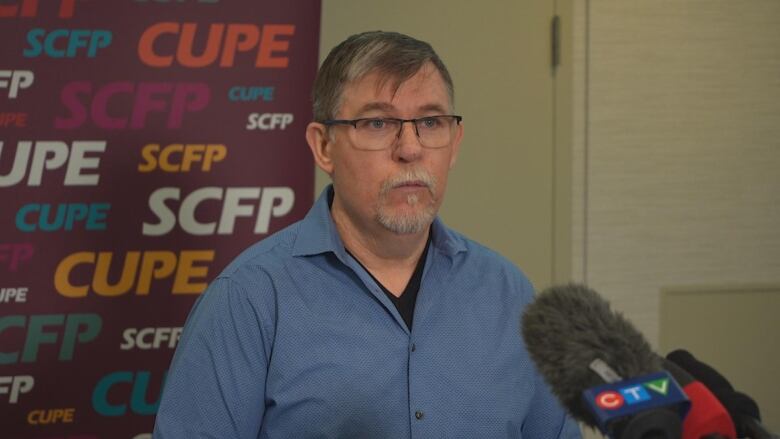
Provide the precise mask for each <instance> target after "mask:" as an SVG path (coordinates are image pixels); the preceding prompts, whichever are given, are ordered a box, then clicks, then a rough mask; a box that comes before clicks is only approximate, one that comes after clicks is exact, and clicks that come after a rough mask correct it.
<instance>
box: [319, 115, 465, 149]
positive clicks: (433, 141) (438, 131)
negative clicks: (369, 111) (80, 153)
mask: <svg viewBox="0 0 780 439" xmlns="http://www.w3.org/2000/svg"><path fill="white" fill-rule="evenodd" d="M462 120H463V117H461V116H455V115H454V114H443V115H436V116H425V117H419V118H417V119H397V118H393V117H367V118H362V119H352V120H344V119H334V120H326V121H323V122H322V124H323V125H326V126H333V125H349V126H352V127H353V128H354V129H353V130H350V133H351V135H352V136H353V138H352V140H353V141H354V145H355V148H357V149H363V150H369V151H378V150H382V149H387V148H390V147H391V146H393V145H394V144H395V142H396V141H397V140H398V139H399V138H400V137H401V130H403V128H404V124H405V123H406V122H411V123H412V124H413V125H414V132H415V133H416V134H417V138H418V139H419V140H420V145H422V146H424V147H425V148H431V149H434V148H444V147H445V146H448V145H449V144H450V143H452V138H453V134H454V133H455V127H456V126H457V125H459V124H460V122H461V121H462Z"/></svg>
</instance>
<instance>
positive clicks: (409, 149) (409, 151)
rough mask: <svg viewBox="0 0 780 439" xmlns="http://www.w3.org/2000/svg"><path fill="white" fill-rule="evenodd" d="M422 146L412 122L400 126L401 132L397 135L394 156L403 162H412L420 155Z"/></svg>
mask: <svg viewBox="0 0 780 439" xmlns="http://www.w3.org/2000/svg"><path fill="white" fill-rule="evenodd" d="M422 150H423V146H422V144H421V143H420V138H419V137H418V136H417V127H416V126H415V125H414V122H411V121H409V122H404V123H403V124H401V131H400V132H399V133H398V141H397V142H396V145H395V150H394V155H395V156H396V157H397V158H398V159H399V160H403V161H407V162H409V161H413V160H416V159H417V158H419V157H420V155H421V154H422Z"/></svg>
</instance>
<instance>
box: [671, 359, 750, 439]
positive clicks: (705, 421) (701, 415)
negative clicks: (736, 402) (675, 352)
mask: <svg viewBox="0 0 780 439" xmlns="http://www.w3.org/2000/svg"><path fill="white" fill-rule="evenodd" d="M663 364H664V369H666V370H668V371H669V372H670V373H671V374H672V376H673V377H674V378H675V379H676V380H677V382H678V383H679V384H680V386H682V388H683V391H684V392H685V394H686V395H688V398H690V400H691V410H690V411H689V412H688V414H687V415H686V416H685V421H684V422H683V437H684V438H702V437H708V436H716V437H723V438H735V437H737V434H736V430H735V429H734V422H733V421H732V418H731V416H729V413H728V412H727V411H726V409H725V408H724V407H723V405H722V404H721V403H720V401H719V400H718V398H716V397H715V395H713V394H712V392H710V390H709V389H708V388H707V387H706V386H705V385H704V384H703V383H702V382H700V381H698V380H696V379H695V378H694V377H693V376H691V374H689V373H688V372H687V371H686V370H684V369H683V368H682V367H680V366H679V365H677V364H676V363H674V362H672V361H669V360H668V359H666V360H663Z"/></svg>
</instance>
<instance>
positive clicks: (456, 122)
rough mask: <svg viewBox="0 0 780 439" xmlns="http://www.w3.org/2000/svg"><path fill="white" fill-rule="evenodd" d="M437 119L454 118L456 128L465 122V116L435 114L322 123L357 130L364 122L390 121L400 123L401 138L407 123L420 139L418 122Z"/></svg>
mask: <svg viewBox="0 0 780 439" xmlns="http://www.w3.org/2000/svg"><path fill="white" fill-rule="evenodd" d="M435 117H452V118H454V119H455V125H456V126H457V125H460V123H461V121H463V116H458V115H456V114H434V115H431V116H424V117H418V118H415V119H399V118H397V117H361V118H360V119H328V120H323V121H321V122H320V123H321V124H323V125H325V126H328V127H329V126H333V125H352V126H353V127H354V128H355V129H357V124H358V123H359V122H362V121H364V120H388V121H393V122H398V123H399V125H398V134H396V137H401V132H402V131H403V130H404V124H405V123H406V122H411V123H412V125H413V126H414V133H415V134H416V135H417V137H420V130H419V128H418V127H417V122H420V121H423V120H425V119H432V118H435Z"/></svg>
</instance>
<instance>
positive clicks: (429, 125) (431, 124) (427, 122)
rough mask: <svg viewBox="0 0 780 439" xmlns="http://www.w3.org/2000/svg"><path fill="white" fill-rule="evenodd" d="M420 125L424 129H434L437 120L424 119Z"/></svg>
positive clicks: (431, 118)
mask: <svg viewBox="0 0 780 439" xmlns="http://www.w3.org/2000/svg"><path fill="white" fill-rule="evenodd" d="M422 124H423V126H424V127H425V128H436V127H437V126H438V125H439V120H438V119H436V118H435V117H426V118H425V119H423V120H422Z"/></svg>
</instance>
